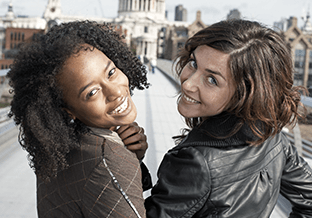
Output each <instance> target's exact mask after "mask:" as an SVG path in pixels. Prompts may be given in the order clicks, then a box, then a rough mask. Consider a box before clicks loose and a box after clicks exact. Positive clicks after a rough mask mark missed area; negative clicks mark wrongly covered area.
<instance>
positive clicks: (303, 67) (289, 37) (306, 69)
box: [274, 13, 312, 88]
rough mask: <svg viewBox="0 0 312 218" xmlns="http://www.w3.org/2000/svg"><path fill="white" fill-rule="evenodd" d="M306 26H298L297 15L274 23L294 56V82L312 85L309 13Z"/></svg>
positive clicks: (311, 41)
mask: <svg viewBox="0 0 312 218" xmlns="http://www.w3.org/2000/svg"><path fill="white" fill-rule="evenodd" d="M304 21H305V22H304V26H303V27H302V28H301V29H300V28H299V27H298V20H297V18H296V17H290V18H289V19H287V20H286V19H282V20H281V21H280V22H276V23H274V25H275V30H276V31H279V32H280V33H282V34H283V35H284V37H285V41H286V42H288V44H289V45H290V48H291V53H292V56H293V61H294V66H295V71H296V73H295V74H294V84H295V85H302V86H305V87H308V88H309V87H312V24H311V21H310V16H309V13H307V15H306V16H305V17H304Z"/></svg>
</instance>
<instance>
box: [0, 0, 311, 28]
mask: <svg viewBox="0 0 312 218" xmlns="http://www.w3.org/2000/svg"><path fill="white" fill-rule="evenodd" d="M9 2H10V0H0V16H4V15H5V14H6V12H7V7H8V4H9ZM12 3H13V11H14V13H16V14H18V15H28V16H30V17H41V16H42V15H43V12H44V9H45V7H46V5H47V3H48V0H12ZM178 4H182V5H183V6H184V7H185V8H186V9H187V11H188V22H193V21H194V20H195V17H196V11H197V10H201V12H202V20H203V21H204V23H206V24H212V23H214V22H218V21H220V20H222V19H225V18H226V16H227V14H228V13H229V11H230V10H232V9H238V10H239V11H240V12H241V15H242V17H243V18H245V19H250V20H256V21H259V22H261V23H263V24H266V25H268V26H272V25H273V23H274V21H280V20H281V18H289V17H290V16H295V17H297V18H298V22H299V26H301V25H302V24H303V21H302V19H301V16H302V15H303V13H304V12H305V13H306V12H307V11H309V12H310V15H312V1H311V0H295V1H294V0H218V1H212V0H211V1H210V0H166V10H167V11H168V20H170V21H173V20H174V9H175V6H177V5H178ZM61 5H62V12H63V14H66V15H85V16H96V17H102V16H103V17H107V18H113V17H117V10H118V0H61Z"/></svg>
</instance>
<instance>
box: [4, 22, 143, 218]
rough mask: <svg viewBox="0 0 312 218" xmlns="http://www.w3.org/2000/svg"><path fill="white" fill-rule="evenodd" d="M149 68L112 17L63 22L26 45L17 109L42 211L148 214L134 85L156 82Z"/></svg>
mask: <svg viewBox="0 0 312 218" xmlns="http://www.w3.org/2000/svg"><path fill="white" fill-rule="evenodd" d="M146 74H147V71H146V68H145V66H144V65H143V64H142V63H141V62H140V61H139V59H138V58H137V57H135V56H134V55H133V54H132V53H131V51H130V50H129V49H128V48H127V46H126V45H125V44H124V43H123V42H122V37H121V36H120V35H119V34H118V33H117V32H115V31H114V28H113V27H112V26H111V25H109V24H103V25H101V24H98V23H95V22H90V21H77V22H70V23H65V24H61V25H57V26H54V27H52V28H51V30H49V31H48V32H47V33H46V34H44V35H40V36H37V37H36V38H35V39H34V40H33V41H32V42H30V43H25V44H24V45H23V46H22V47H21V49H20V50H19V52H18V54H17V56H16V57H15V60H14V63H13V64H12V66H11V69H10V72H9V73H8V78H9V79H10V85H11V87H12V88H13V89H12V91H13V93H14V97H13V101H12V103H11V112H10V116H11V117H14V120H15V123H16V124H17V125H19V126H20V134H19V142H20V144H21V146H22V147H23V148H24V149H25V150H26V151H27V152H28V153H29V158H30V166H31V167H32V168H33V169H34V171H35V174H36V176H37V209H38V215H39V217H98V216H103V217H107V216H112V217H120V216H121V217H145V209H144V205H143V204H144V199H143V196H142V192H143V185H142V180H141V179H142V175H141V168H140V162H139V160H140V159H142V158H143V156H144V153H145V151H146V149H147V142H146V136H145V135H144V130H143V128H141V127H139V126H138V125H137V124H136V123H135V122H134V120H135V118H136V108H135V105H134V103H133V101H132V100H131V93H132V90H133V89H135V88H137V89H144V88H147V87H148V83H147V78H146ZM125 145H126V146H127V148H128V149H126V148H125Z"/></svg>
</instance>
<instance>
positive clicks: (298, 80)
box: [294, 49, 306, 86]
mask: <svg viewBox="0 0 312 218" xmlns="http://www.w3.org/2000/svg"><path fill="white" fill-rule="evenodd" d="M305 55H306V51H305V50H303V49H296V50H295V71H296V73H295V75H294V85H297V86H298V85H303V74H304V65H305Z"/></svg>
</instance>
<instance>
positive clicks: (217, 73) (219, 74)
mask: <svg viewBox="0 0 312 218" xmlns="http://www.w3.org/2000/svg"><path fill="white" fill-rule="evenodd" d="M191 55H193V57H194V60H195V62H196V63H197V60H196V56H195V53H194V52H192V54H191ZM205 71H206V72H208V73H211V74H214V75H218V76H221V77H222V78H223V79H224V80H225V81H226V79H225V78H224V76H223V75H222V74H221V73H220V72H219V71H213V70H210V69H208V68H206V69H205Z"/></svg>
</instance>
